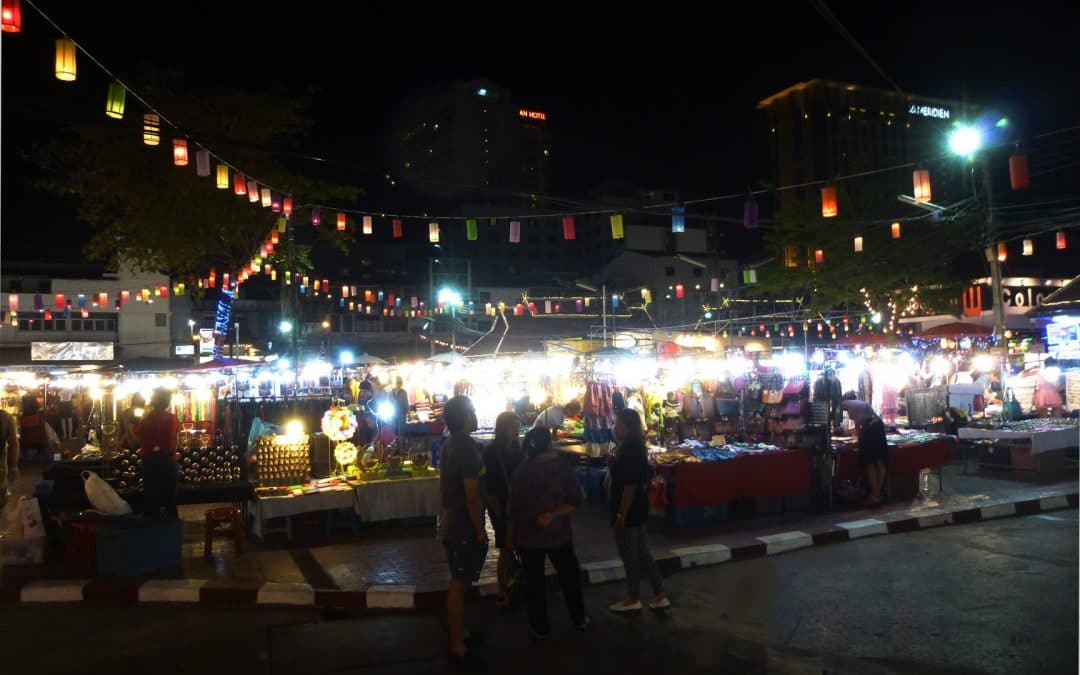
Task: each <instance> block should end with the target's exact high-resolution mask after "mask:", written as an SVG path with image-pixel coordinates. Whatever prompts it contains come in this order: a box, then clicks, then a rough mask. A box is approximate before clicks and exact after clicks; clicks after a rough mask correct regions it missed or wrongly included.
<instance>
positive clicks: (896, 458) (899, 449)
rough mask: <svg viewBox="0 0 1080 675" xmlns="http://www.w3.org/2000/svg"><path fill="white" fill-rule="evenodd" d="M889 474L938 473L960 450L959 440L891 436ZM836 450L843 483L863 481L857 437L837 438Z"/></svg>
mask: <svg viewBox="0 0 1080 675" xmlns="http://www.w3.org/2000/svg"><path fill="white" fill-rule="evenodd" d="M886 440H887V441H888V444H889V461H888V467H887V470H888V475H889V476H890V477H891V478H894V477H899V476H908V477H910V476H912V475H918V474H919V472H920V471H922V470H924V469H930V470H938V471H939V477H940V467H941V466H943V465H944V464H946V463H948V462H949V461H950V460H951V459H952V457H953V452H954V451H955V448H956V438H955V437H954V436H947V435H945V434H933V433H923V432H909V433H900V434H889V435H887V436H886ZM833 447H834V448H835V450H836V453H837V471H836V476H837V477H838V478H839V479H840V480H844V481H855V480H860V479H861V478H862V471H861V470H860V468H859V448H858V442H857V441H856V440H855V439H853V438H842V437H839V438H834V439H833Z"/></svg>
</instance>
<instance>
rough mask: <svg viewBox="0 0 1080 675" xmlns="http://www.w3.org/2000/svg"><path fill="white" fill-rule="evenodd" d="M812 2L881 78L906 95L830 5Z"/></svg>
mask: <svg viewBox="0 0 1080 675" xmlns="http://www.w3.org/2000/svg"><path fill="white" fill-rule="evenodd" d="M810 4H811V5H813V6H814V9H816V10H817V11H818V14H820V15H821V16H822V17H823V18H824V19H825V20H826V21H828V22H829V23H830V24H832V26H833V28H835V29H836V32H838V33H840V36H841V37H842V38H844V39H845V40H846V41H847V42H848V44H850V45H851V46H852V48H853V49H854V50H855V51H856V52H858V54H859V56H861V57H863V58H864V59H866V62H867V63H869V64H870V66H871V67H872V68H873V69H874V70H875V71H877V74H878V75H880V76H881V79H883V80H885V81H886V82H888V83H889V85H890V86H891V87H892V88H893V89H895V90H896V92H897V93H898V94H900V95H901V96H905V94H904V90H903V89H901V88H900V85H898V84H897V83H896V81H895V80H893V79H892V78H891V77H889V76H888V75H887V74H886V73H885V71H884V70H883V69H882V67H881V66H879V65H878V63H877V61H875V60H874V59H873V58H872V57H871V56H870V53H869V52H867V51H866V50H865V49H864V48H863V46H862V45H861V44H859V41H858V40H856V39H855V37H854V36H853V35H852V34H851V33H850V32H849V31H848V29H847V28H845V27H844V24H842V23H840V20H839V19H837V18H836V15H835V14H833V13H832V10H830V9H829V6H828V5H826V4H825V2H824V0H810Z"/></svg>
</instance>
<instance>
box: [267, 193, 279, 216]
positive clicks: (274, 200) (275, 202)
mask: <svg viewBox="0 0 1080 675" xmlns="http://www.w3.org/2000/svg"><path fill="white" fill-rule="evenodd" d="M270 210H271V211H273V212H274V213H281V195H280V194H278V193H277V192H271V193H270Z"/></svg>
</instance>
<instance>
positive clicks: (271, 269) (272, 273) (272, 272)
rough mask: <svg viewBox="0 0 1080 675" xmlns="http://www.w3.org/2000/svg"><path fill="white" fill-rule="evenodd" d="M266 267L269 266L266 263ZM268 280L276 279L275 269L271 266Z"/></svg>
mask: <svg viewBox="0 0 1080 675" xmlns="http://www.w3.org/2000/svg"><path fill="white" fill-rule="evenodd" d="M267 267H270V266H269V265H267ZM270 281H277V270H276V269H274V268H273V267H270Z"/></svg>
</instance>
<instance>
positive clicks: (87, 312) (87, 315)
mask: <svg viewBox="0 0 1080 675" xmlns="http://www.w3.org/2000/svg"><path fill="white" fill-rule="evenodd" d="M79 314H81V315H82V318H84V319H89V318H90V310H88V309H87V308H85V307H83V308H82V309H81V310H80V311H79Z"/></svg>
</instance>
